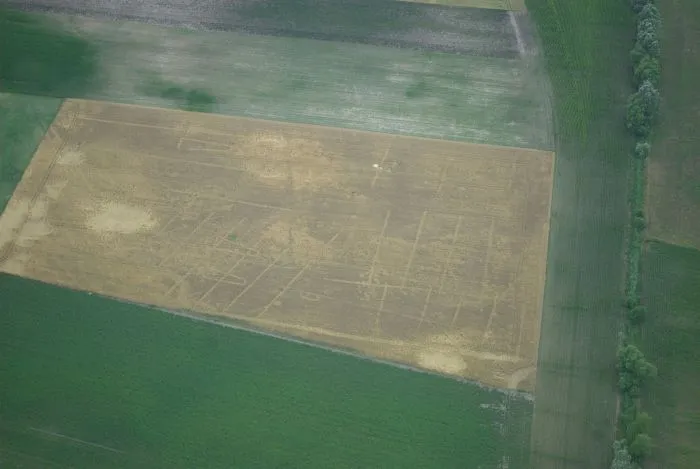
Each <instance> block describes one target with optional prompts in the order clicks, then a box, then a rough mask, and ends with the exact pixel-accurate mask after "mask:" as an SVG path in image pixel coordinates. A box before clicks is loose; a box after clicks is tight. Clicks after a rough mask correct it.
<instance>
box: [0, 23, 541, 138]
mask: <svg viewBox="0 0 700 469" xmlns="http://www.w3.org/2000/svg"><path fill="white" fill-rule="evenodd" d="M32 18H41V19H43V20H45V22H49V23H52V24H54V25H55V27H59V28H61V29H65V30H68V31H71V32H72V33H73V34H74V35H77V36H79V37H81V38H83V39H85V40H87V41H89V43H90V44H92V45H93V46H94V47H95V48H96V49H97V50H98V53H97V55H98V57H99V67H98V71H97V72H96V73H94V74H93V75H92V76H91V77H90V80H89V83H88V84H89V86H85V87H84V88H83V89H80V90H73V92H70V93H66V92H64V90H63V89H62V88H57V89H56V90H55V91H54V90H51V89H48V90H46V89H44V90H42V91H41V92H42V93H46V94H56V93H57V94H58V95H60V96H64V97H89V98H94V99H101V100H107V101H118V102H124V103H137V104H148V105H156V106H166V107H180V108H185V109H191V110H202V111H208V112H217V113H222V114H230V115H241V116H247V117H259V118H266V119H275V120H283V121H292V122H303V123H311V124H322V125H331V126H336V127H346V128H353V129H358V130H369V131H378V132H386V133H398V134H403V135H414V136H423V137H431V138H446V139H457V140H465V141H470V142H476V143H488V144H496V145H507V146H518V147H527V148H539V149H551V132H550V128H551V122H550V116H549V112H548V108H547V105H548V104H547V99H546V94H545V93H544V90H543V88H542V85H541V83H542V75H541V71H540V69H539V68H538V66H536V65H535V64H534V63H533V61H532V60H530V59H531V58H532V57H531V56H530V52H531V51H530V50H529V49H527V47H526V46H523V50H524V51H525V57H526V58H524V59H521V58H511V59H508V58H493V57H485V56H481V55H458V54H447V53H441V52H433V51H429V50H414V49H401V48H392V47H378V46H374V45H366V44H358V43H352V42H341V43H337V42H329V41H319V40H313V39H305V38H283V37H275V36H253V35H246V34H241V33H235V32H211V31H185V30H178V29H176V28H165V27H160V26H154V25H148V24H142V23H132V22H124V21H121V22H120V21H101V20H96V19H89V18H79V17H73V18H72V17H68V16H63V15H32ZM11 24H15V23H11ZM17 24H24V23H17ZM507 25H508V28H511V30H512V25H511V24H510V22H508V23H507ZM47 27H48V26H47ZM475 30H476V31H478V28H475ZM13 31H16V32H15V33H13V34H11V35H9V37H8V40H10V41H13V42H17V43H26V42H27V38H28V37H29V38H30V37H33V35H35V34H36V31H35V30H34V29H32V30H31V31H25V30H23V29H22V28H20V27H17V28H15V29H13ZM522 31H523V35H525V36H527V34H526V29H524V28H523V29H522ZM470 40H474V41H477V42H478V43H480V44H482V45H484V46H485V47H496V48H498V47H500V46H499V45H498V44H497V43H495V44H493V43H491V42H490V41H489V40H488V39H483V38H480V37H478V36H477V37H476V38H472V39H470ZM513 40H515V39H513ZM523 41H524V42H527V40H526V38H525V39H523ZM516 48H517V46H516ZM23 56H24V57H29V58H35V57H41V50H34V49H31V50H27V51H25V53H24V54H23ZM68 57H70V55H68ZM18 60H19V59H18ZM27 60H28V61H29V62H31V63H30V64H29V65H31V69H33V70H37V69H38V70H39V71H42V67H41V65H42V63H41V62H40V63H35V62H34V61H32V60H30V59H27ZM54 68H55V67H46V68H45V70H43V73H31V74H29V73H26V72H24V73H23V71H26V70H28V69H30V67H18V68H17V70H18V71H17V73H16V74H15V76H14V77H12V80H5V83H3V84H2V85H1V86H4V87H6V88H8V89H10V90H13V91H23V90H25V89H36V88H37V86H33V85H34V84H35V83H36V81H37V80H38V78H37V77H39V76H51V73H53V72H52V70H53V69H54Z"/></svg>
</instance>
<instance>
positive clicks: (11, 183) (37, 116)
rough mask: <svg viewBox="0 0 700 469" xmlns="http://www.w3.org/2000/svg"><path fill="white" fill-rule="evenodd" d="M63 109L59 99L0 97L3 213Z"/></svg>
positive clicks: (0, 176)
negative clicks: (45, 136) (26, 169)
mask: <svg viewBox="0 0 700 469" xmlns="http://www.w3.org/2000/svg"><path fill="white" fill-rule="evenodd" d="M60 105H61V100H60V99H58V98H45V97H41V96H26V95H17V94H9V93H0V142H2V143H1V144H0V145H2V147H1V148H2V150H1V151H0V213H2V211H3V210H4V209H5V205H7V202H8V201H9V200H10V197H12V192H13V191H14V190H15V187H16V185H17V183H18V182H19V180H20V179H21V177H22V173H23V172H24V170H25V168H26V167H27V165H28V164H29V161H31V158H32V155H33V154H34V151H35V150H36V147H37V146H38V145H39V142H40V141H41V139H42V137H43V136H44V133H45V132H46V129H47V128H48V127H49V124H51V121H53V118H54V117H55V116H56V112H58V107H59V106H60Z"/></svg>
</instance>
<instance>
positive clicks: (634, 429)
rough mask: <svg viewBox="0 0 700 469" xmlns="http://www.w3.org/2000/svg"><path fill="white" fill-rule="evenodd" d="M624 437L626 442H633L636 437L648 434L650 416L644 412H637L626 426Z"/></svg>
mask: <svg viewBox="0 0 700 469" xmlns="http://www.w3.org/2000/svg"><path fill="white" fill-rule="evenodd" d="M626 427H627V428H626V431H625V437H626V438H627V441H628V442H630V443H631V442H633V441H634V440H635V438H637V435H640V434H642V433H644V434H647V435H648V434H649V432H650V431H651V416H649V414H648V413H646V412H638V413H637V416H636V417H635V418H634V420H632V421H631V422H630V423H629V424H628V425H627V426H626Z"/></svg>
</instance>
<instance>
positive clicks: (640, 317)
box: [627, 305, 647, 326]
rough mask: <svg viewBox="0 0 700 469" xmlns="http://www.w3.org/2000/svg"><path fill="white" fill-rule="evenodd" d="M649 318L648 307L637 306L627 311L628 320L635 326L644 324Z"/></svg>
mask: <svg viewBox="0 0 700 469" xmlns="http://www.w3.org/2000/svg"><path fill="white" fill-rule="evenodd" d="M646 316H647V307H646V306H642V305H637V306H635V307H634V308H631V309H629V310H628V311H627V319H628V320H629V322H630V324H632V325H633V326H639V325H641V324H643V323H644V319H646Z"/></svg>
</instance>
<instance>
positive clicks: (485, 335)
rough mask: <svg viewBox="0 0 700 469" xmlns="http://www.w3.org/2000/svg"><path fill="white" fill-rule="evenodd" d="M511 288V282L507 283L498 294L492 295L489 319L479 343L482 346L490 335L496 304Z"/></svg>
mask: <svg viewBox="0 0 700 469" xmlns="http://www.w3.org/2000/svg"><path fill="white" fill-rule="evenodd" d="M512 288H513V283H509V284H508V286H507V287H506V288H505V289H504V290H503V291H501V292H500V293H499V294H497V295H494V296H493V302H492V305H491V312H490V313H489V319H488V321H487V322H486V327H485V328H484V333H483V335H482V336H481V345H482V346H483V345H484V344H485V343H486V341H487V340H488V339H489V338H490V337H491V325H492V324H493V320H494V318H495V317H496V306H497V305H498V303H499V301H500V299H501V297H502V296H505V294H506V293H508V292H509V291H510V290H511V289H512Z"/></svg>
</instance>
